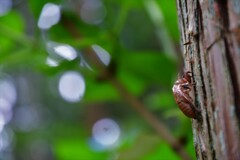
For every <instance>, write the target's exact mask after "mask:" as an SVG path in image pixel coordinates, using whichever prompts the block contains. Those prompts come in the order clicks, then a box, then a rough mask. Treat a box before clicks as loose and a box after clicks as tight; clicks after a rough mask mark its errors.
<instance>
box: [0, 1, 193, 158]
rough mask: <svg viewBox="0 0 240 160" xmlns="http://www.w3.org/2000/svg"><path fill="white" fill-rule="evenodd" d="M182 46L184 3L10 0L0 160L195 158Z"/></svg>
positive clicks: (1, 62) (2, 6) (1, 47)
mask: <svg viewBox="0 0 240 160" xmlns="http://www.w3.org/2000/svg"><path fill="white" fill-rule="evenodd" d="M179 44H180V38H179V29H178V25H177V9H176V4H175V0H117V1H116V0H53V1H48V0H0V159H1V160H165V159H167V160H179V159H182V158H181V157H180V156H179V155H178V153H177V152H175V151H174V150H173V149H172V146H171V144H169V142H168V141H166V140H165V138H164V137H163V136H162V134H161V130H162V129H163V132H165V131H164V130H165V129H167V130H169V131H170V133H171V135H172V136H173V137H175V138H176V139H177V140H178V141H179V142H180V144H181V145H182V147H183V149H184V150H185V151H186V152H187V153H188V154H189V155H190V157H192V158H193V159H194V148H193V140H192V131H191V121H190V120H189V119H188V118H186V117H185V116H184V115H183V114H182V113H181V112H180V111H179V109H178V107H177V106H176V104H175V101H174V99H173V95H172V91H171V88H172V85H173V83H174V81H175V80H176V78H177V75H178V72H179V71H181V70H182V64H181V63H180V62H181V58H180V57H181V56H180V55H181V53H180V48H179V47H180V45H179ZM152 119H157V120H158V121H159V122H160V124H163V125H164V127H162V128H161V127H160V128H159V126H158V125H159V124H158V122H156V123H155V122H154V120H152ZM156 130H157V131H156Z"/></svg>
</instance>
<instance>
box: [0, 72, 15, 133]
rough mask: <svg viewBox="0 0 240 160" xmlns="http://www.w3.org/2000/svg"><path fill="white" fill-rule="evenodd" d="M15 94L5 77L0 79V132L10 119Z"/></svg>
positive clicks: (11, 84) (12, 86)
mask: <svg viewBox="0 0 240 160" xmlns="http://www.w3.org/2000/svg"><path fill="white" fill-rule="evenodd" d="M16 100H17V92H16V89H15V86H14V84H13V82H12V81H11V80H10V78H7V76H2V77H1V78H0V132H1V131H2V130H3V128H4V125H5V124H7V123H8V122H9V121H10V120H11V118H12V107H13V105H14V104H15V103H16Z"/></svg>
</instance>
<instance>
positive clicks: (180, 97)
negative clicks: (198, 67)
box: [172, 71, 196, 119]
mask: <svg viewBox="0 0 240 160" xmlns="http://www.w3.org/2000/svg"><path fill="white" fill-rule="evenodd" d="M193 85H195V84H194V83H192V76H191V72H190V71H188V72H186V73H185V74H184V75H183V76H182V78H179V79H178V80H177V81H176V82H175V84H174V85H173V88H172V90H173V94H174V98H175V101H176V102H177V104H178V107H179V108H180V109H181V111H182V112H183V113H184V114H185V115H186V116H187V117H190V118H194V119H196V109H195V107H194V105H193V99H192V98H191V96H190V95H189V94H190V91H191V90H192V86H193Z"/></svg>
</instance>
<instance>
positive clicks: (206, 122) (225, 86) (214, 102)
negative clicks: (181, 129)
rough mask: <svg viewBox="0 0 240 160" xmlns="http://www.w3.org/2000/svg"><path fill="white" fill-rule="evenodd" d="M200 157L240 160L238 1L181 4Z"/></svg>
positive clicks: (182, 1)
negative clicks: (193, 85)
mask: <svg viewBox="0 0 240 160" xmlns="http://www.w3.org/2000/svg"><path fill="white" fill-rule="evenodd" d="M177 6H178V16H179V25H180V30H181V37H182V39H181V41H182V50H183V57H184V59H185V70H186V71H192V72H193V79H194V82H195V83H196V86H195V88H194V96H193V97H194V99H195V100H194V101H195V105H196V107H197V108H198V109H199V110H200V112H199V113H198V114H197V116H198V117H197V120H193V121H192V126H193V134H194V143H195V144H194V145H195V150H196V156H197V159H200V160H202V159H208V160H212V159H220V160H221V159H223V160H227V159H232V160H240V135H239V129H240V123H239V122H240V74H239V73H240V0H177Z"/></svg>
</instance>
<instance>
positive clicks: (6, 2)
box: [0, 0, 12, 16]
mask: <svg viewBox="0 0 240 160" xmlns="http://www.w3.org/2000/svg"><path fill="white" fill-rule="evenodd" d="M11 9H12V0H0V16H4V15H6V14H7V13H8V12H9V11H10V10H11Z"/></svg>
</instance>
